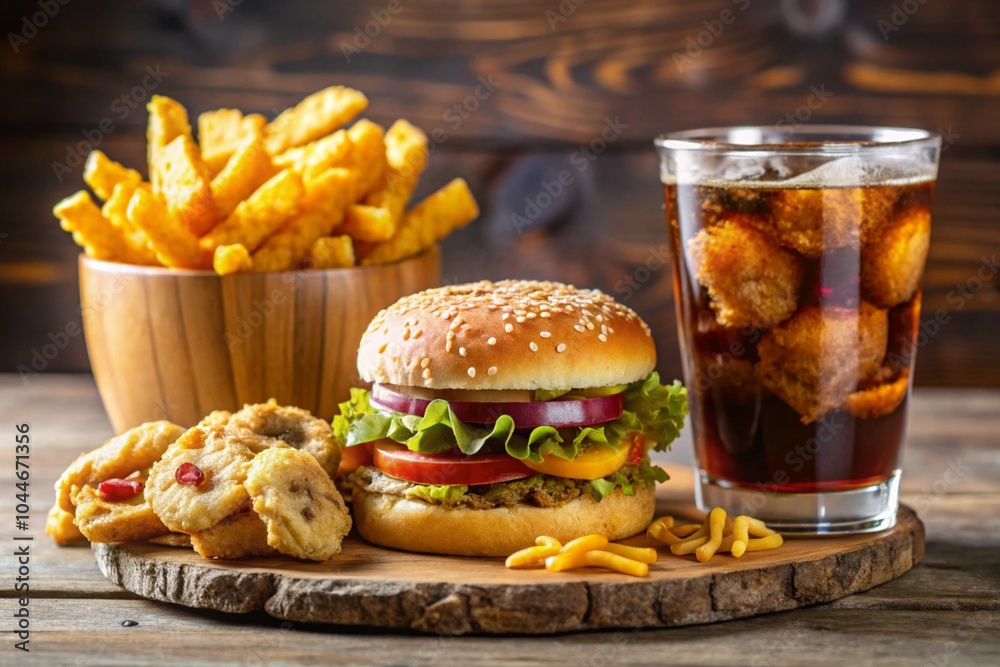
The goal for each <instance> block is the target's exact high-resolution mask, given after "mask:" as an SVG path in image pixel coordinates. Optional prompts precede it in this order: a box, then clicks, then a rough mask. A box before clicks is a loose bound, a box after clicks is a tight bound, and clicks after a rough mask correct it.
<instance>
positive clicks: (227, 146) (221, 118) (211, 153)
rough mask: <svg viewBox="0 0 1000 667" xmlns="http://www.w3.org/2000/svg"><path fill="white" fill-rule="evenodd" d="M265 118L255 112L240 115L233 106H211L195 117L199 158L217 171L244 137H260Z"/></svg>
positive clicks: (265, 122) (213, 170) (226, 161)
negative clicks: (212, 107)
mask: <svg viewBox="0 0 1000 667" xmlns="http://www.w3.org/2000/svg"><path fill="white" fill-rule="evenodd" d="M265 125H267V119H266V118H264V117H263V116H261V115H260V114H257V113H252V114H247V115H246V116H244V115H243V112H241V111H239V110H237V109H215V110H214V111H206V112H205V113H203V114H200V115H199V116H198V145H199V147H200V148H201V159H202V161H203V162H204V163H205V164H206V165H207V166H208V168H209V169H210V170H211V172H212V173H213V174H218V173H219V172H220V171H222V169H223V168H224V167H225V166H226V164H227V163H228V162H229V160H230V158H231V157H232V155H233V154H234V153H235V152H236V151H237V149H238V148H239V146H240V144H242V143H243V142H244V141H245V140H246V139H247V138H248V137H252V136H260V135H261V134H262V133H263V131H264V126H265Z"/></svg>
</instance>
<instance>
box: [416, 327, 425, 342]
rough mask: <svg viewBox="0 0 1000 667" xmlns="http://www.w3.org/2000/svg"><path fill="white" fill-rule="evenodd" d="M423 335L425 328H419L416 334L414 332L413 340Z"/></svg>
mask: <svg viewBox="0 0 1000 667" xmlns="http://www.w3.org/2000/svg"><path fill="white" fill-rule="evenodd" d="M423 335H424V330H423V329H417V332H416V333H415V334H413V340H416V339H418V338H420V337H421V336H423Z"/></svg>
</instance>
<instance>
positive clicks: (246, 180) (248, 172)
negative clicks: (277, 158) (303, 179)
mask: <svg viewBox="0 0 1000 667" xmlns="http://www.w3.org/2000/svg"><path fill="white" fill-rule="evenodd" d="M202 115H204V114H202ZM203 150H204V149H203ZM275 173H276V172H275V169H274V165H272V164H271V158H270V157H269V156H268V154H267V151H265V150H264V143H263V142H262V141H261V140H260V137H258V136H249V137H247V138H246V139H244V140H243V142H241V143H240V145H239V146H238V147H237V149H236V152H234V153H233V154H232V157H231V158H230V160H229V162H227V163H226V166H225V167H224V168H223V169H222V171H220V172H219V173H218V174H216V176H215V178H213V179H212V182H211V189H212V198H213V199H214V200H215V206H216V208H217V209H218V211H219V216H220V217H221V218H223V219H225V218H227V217H229V214H230V213H232V212H233V211H235V210H236V207H237V206H238V205H239V203H240V202H241V201H243V200H244V199H246V198H247V197H249V196H250V195H251V194H253V192H254V191H255V190H256V189H257V188H259V187H260V186H261V185H263V184H264V183H265V182H267V179H269V178H271V177H272V176H274V175H275Z"/></svg>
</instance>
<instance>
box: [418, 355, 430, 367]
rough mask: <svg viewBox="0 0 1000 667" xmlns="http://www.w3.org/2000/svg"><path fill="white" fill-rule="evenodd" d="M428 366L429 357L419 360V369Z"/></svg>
mask: <svg viewBox="0 0 1000 667" xmlns="http://www.w3.org/2000/svg"><path fill="white" fill-rule="evenodd" d="M430 365H431V358H430V357H424V358H423V359H421V360H420V367H421V368H427V367H428V366H430Z"/></svg>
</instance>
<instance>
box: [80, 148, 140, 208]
mask: <svg viewBox="0 0 1000 667" xmlns="http://www.w3.org/2000/svg"><path fill="white" fill-rule="evenodd" d="M83 180H84V182H85V183H86V184H87V185H89V186H90V189H91V190H93V191H94V194H95V195H97V197H98V199H101V200H103V201H107V200H108V199H110V198H111V194H112V192H114V189H115V186H116V185H118V184H119V183H130V184H132V185H135V184H138V183H139V182H140V181H142V176H141V175H140V174H139V172H137V171H136V170H135V169H129V168H128V167H126V166H124V165H122V164H120V163H118V162H115V161H114V160H112V159H111V158H109V157H108V156H107V155H105V154H104V153H103V152H102V151H99V150H93V151H90V155H88V156H87V163H86V164H85V165H84V167H83Z"/></svg>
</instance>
